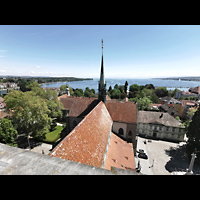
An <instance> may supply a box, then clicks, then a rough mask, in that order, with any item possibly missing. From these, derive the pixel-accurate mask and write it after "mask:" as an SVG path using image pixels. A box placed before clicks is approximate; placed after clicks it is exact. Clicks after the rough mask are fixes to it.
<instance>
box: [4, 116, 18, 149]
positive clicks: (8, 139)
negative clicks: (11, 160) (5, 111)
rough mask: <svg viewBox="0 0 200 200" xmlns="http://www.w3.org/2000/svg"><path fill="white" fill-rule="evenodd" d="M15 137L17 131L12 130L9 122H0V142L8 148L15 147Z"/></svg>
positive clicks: (5, 120)
mask: <svg viewBox="0 0 200 200" xmlns="http://www.w3.org/2000/svg"><path fill="white" fill-rule="evenodd" d="M16 137H17V130H15V129H14V127H13V125H12V122H11V120H9V119H5V118H4V119H1V120H0V142H2V143H4V144H8V145H10V146H17V143H16V142H15V138H16Z"/></svg>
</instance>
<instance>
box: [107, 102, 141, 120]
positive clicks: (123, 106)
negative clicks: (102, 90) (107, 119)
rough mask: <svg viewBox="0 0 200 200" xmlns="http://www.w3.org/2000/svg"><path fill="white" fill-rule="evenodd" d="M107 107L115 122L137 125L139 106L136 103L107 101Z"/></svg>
mask: <svg viewBox="0 0 200 200" xmlns="http://www.w3.org/2000/svg"><path fill="white" fill-rule="evenodd" d="M105 105H106V107H107V109H108V111H109V113H110V115H111V117H112V120H113V121H116V122H124V123H132V124H136V123H137V105H136V103H134V102H120V101H117V102H114V101H107V102H106V104H105Z"/></svg>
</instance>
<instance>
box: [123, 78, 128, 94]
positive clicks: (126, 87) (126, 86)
mask: <svg viewBox="0 0 200 200" xmlns="http://www.w3.org/2000/svg"><path fill="white" fill-rule="evenodd" d="M127 89H128V82H127V81H126V82H125V85H124V92H125V93H126V94H127Z"/></svg>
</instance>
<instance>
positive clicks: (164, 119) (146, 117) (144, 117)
mask: <svg viewBox="0 0 200 200" xmlns="http://www.w3.org/2000/svg"><path fill="white" fill-rule="evenodd" d="M155 122H157V123H160V124H162V125H164V126H171V127H181V123H180V122H179V121H178V120H176V119H175V118H174V117H172V116H171V115H170V114H168V113H162V112H151V111H139V112H138V123H155ZM182 127H183V126H182ZM183 128H184V127H183Z"/></svg>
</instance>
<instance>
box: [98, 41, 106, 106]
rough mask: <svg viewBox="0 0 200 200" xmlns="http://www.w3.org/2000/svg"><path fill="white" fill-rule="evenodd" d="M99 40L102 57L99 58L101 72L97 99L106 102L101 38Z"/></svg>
mask: <svg viewBox="0 0 200 200" xmlns="http://www.w3.org/2000/svg"><path fill="white" fill-rule="evenodd" d="M101 42H102V59H101V72H100V81H99V97H98V99H99V100H100V101H103V102H104V103H106V83H105V79H104V63H103V39H102V41H101Z"/></svg>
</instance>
